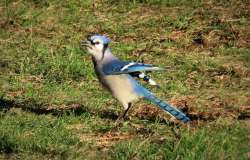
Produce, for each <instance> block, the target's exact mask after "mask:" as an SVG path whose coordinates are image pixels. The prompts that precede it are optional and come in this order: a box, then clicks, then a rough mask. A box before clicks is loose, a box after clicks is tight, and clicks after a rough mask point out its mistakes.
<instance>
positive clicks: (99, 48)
mask: <svg viewBox="0 0 250 160" xmlns="http://www.w3.org/2000/svg"><path fill="white" fill-rule="evenodd" d="M95 46H96V48H97V49H98V50H100V51H102V50H103V44H102V43H99V44H96V45H95Z"/></svg>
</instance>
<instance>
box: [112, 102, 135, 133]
mask: <svg viewBox="0 0 250 160" xmlns="http://www.w3.org/2000/svg"><path fill="white" fill-rule="evenodd" d="M131 106H132V103H128V104H127V107H126V110H125V111H124V112H123V113H122V114H121V115H120V116H119V117H118V118H117V120H116V121H115V124H114V127H113V128H112V129H111V131H114V130H117V129H118V128H119V127H120V125H121V121H122V120H124V118H125V116H126V114H127V113H128V110H129V109H130V108H131ZM111 131H110V132H111Z"/></svg>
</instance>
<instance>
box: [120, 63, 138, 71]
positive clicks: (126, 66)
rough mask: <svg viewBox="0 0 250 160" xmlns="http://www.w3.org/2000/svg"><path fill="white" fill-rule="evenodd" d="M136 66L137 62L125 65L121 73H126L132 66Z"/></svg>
mask: <svg viewBox="0 0 250 160" xmlns="http://www.w3.org/2000/svg"><path fill="white" fill-rule="evenodd" d="M135 64H136V63H135V62H131V63H129V64H127V65H125V66H124V67H122V69H121V71H124V70H126V69H128V68H129V67H130V66H133V65H135Z"/></svg>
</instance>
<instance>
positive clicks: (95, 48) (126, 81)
mask: <svg viewBox="0 0 250 160" xmlns="http://www.w3.org/2000/svg"><path fill="white" fill-rule="evenodd" d="M109 43H110V39H109V38H107V37H105V36H102V35H97V34H96V35H91V36H88V37H87V39H86V40H84V41H83V43H82V46H85V47H86V48H87V51H88V52H89V53H90V54H91V55H92V61H93V64H94V68H95V73H96V75H97V77H98V79H99V81H100V82H101V84H102V85H103V86H104V87H105V88H106V89H107V90H108V91H110V92H111V94H112V95H113V96H114V97H115V98H116V99H117V100H118V101H119V102H120V103H122V105H123V107H124V109H125V111H124V113H123V114H122V117H123V118H124V117H125V115H126V113H127V112H128V110H129V108H130V107H131V105H132V102H134V101H136V100H138V99H140V98H144V99H147V100H149V101H151V102H153V103H154V104H156V105H157V106H159V107H160V108H162V109H163V110H165V111H166V112H168V113H169V114H171V115H172V116H174V117H176V118H177V119H179V120H181V121H182V122H184V123H186V122H188V121H190V119H189V118H188V117H187V116H186V115H185V114H184V113H182V112H181V111H179V110H178V109H177V108H175V107H173V106H171V105H170V104H168V103H167V102H164V101H162V100H160V99H159V98H157V97H156V96H155V95H154V94H153V93H151V92H150V91H149V90H147V89H146V88H144V87H143V86H141V85H140V84H139V83H138V82H137V81H136V79H135V77H137V78H141V79H143V80H144V81H146V82H148V83H149V84H150V85H157V84H156V82H155V81H154V80H152V79H151V78H150V77H149V76H147V75H146V74H145V73H146V72H147V71H157V70H162V68H159V67H155V66H153V65H151V64H144V63H136V62H126V61H121V60H119V59H118V58H117V57H116V56H114V55H113V54H112V53H111V50H110V49H109V48H108V45H109Z"/></svg>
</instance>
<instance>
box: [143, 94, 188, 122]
mask: <svg viewBox="0 0 250 160" xmlns="http://www.w3.org/2000/svg"><path fill="white" fill-rule="evenodd" d="M145 98H146V99H148V100H150V101H151V102H153V103H154V104H156V105H158V106H159V107H160V108H162V109H163V110H165V111H167V112H168V113H170V114H171V115H173V116H174V117H175V118H177V119H179V120H181V121H182V122H184V123H186V122H188V121H190V119H189V118H188V117H187V116H186V115H185V114H184V113H182V112H181V111H179V110H178V109H177V108H175V107H173V106H171V105H170V104H168V103H166V102H164V101H162V100H160V99H159V98H157V97H155V96H154V95H153V94H150V95H147V96H145Z"/></svg>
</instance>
